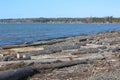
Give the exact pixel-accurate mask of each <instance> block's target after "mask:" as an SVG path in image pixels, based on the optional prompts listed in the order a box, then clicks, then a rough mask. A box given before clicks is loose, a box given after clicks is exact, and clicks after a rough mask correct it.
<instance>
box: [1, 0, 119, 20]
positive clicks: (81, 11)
mask: <svg viewBox="0 0 120 80" xmlns="http://www.w3.org/2000/svg"><path fill="white" fill-rule="evenodd" d="M105 16H114V17H120V0H0V18H1V19H4V18H38V17H46V18H51V17H52V18H53V17H55V18H56V17H73V18H76V17H105Z"/></svg>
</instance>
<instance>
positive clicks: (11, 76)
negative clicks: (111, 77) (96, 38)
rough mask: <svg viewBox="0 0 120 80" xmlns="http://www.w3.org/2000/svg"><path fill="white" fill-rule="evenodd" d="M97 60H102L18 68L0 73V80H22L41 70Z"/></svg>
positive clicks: (95, 58) (73, 61)
mask: <svg viewBox="0 0 120 80" xmlns="http://www.w3.org/2000/svg"><path fill="white" fill-rule="evenodd" d="M97 59H103V57H94V58H91V59H86V58H85V59H80V60H71V61H64V62H61V61H60V62H59V61H58V62H51V63H44V64H43V63H42V64H39V63H38V64H34V65H32V66H31V67H25V68H20V69H17V70H11V71H6V72H1V73H0V80H21V79H22V80H23V79H24V78H27V77H29V76H31V75H33V74H34V73H36V72H42V71H43V70H49V69H50V70H54V69H60V68H64V67H69V66H74V65H77V64H83V63H84V64H85V63H87V62H88V61H93V60H97Z"/></svg>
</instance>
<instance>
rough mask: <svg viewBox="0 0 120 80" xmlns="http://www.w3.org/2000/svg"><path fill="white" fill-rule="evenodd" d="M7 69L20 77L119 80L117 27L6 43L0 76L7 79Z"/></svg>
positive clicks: (119, 36)
mask: <svg viewBox="0 0 120 80" xmlns="http://www.w3.org/2000/svg"><path fill="white" fill-rule="evenodd" d="M16 71H17V73H19V74H22V73H24V72H26V71H27V75H25V76H24V75H23V76H24V77H23V76H20V75H17V74H16V73H15V72H16ZM6 73H7V74H6ZM10 73H12V74H11V75H12V76H16V77H17V78H18V79H21V80H22V79H24V78H27V79H28V80H35V79H38V80H40V79H42V80H45V79H48V80H49V79H53V80H55V79H60V80H62V79H66V80H67V79H71V80H79V79H82V80H88V79H91V80H99V79H101V78H102V79H112V80H117V79H118V80H119V79H120V76H119V75H120V30H119V31H110V32H103V33H98V34H92V35H87V36H77V37H69V38H65V39H56V40H50V41H42V42H33V43H31V44H21V45H14V46H6V47H4V49H2V50H0V76H2V75H5V76H6V77H3V78H4V79H5V80H6V79H7V77H10V76H11V75H10ZM103 74H104V75H103ZM43 75H45V76H43ZM70 75H71V76H70ZM98 75H99V76H98ZM11 78H12V79H14V78H15V77H11ZM0 79H1V77H0Z"/></svg>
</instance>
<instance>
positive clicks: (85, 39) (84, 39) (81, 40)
mask: <svg viewBox="0 0 120 80" xmlns="http://www.w3.org/2000/svg"><path fill="white" fill-rule="evenodd" d="M84 41H87V38H83V39H80V40H79V42H84Z"/></svg>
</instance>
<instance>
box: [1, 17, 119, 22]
mask: <svg viewBox="0 0 120 80" xmlns="http://www.w3.org/2000/svg"><path fill="white" fill-rule="evenodd" d="M7 23H13V24H14V23H15V24H23V23H25V24H26V23H29V24H38V23H39V24H40V23H41V24H120V18H119V17H113V16H107V17H85V18H43V17H40V18H17V19H14V18H9V19H0V24H7Z"/></svg>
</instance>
